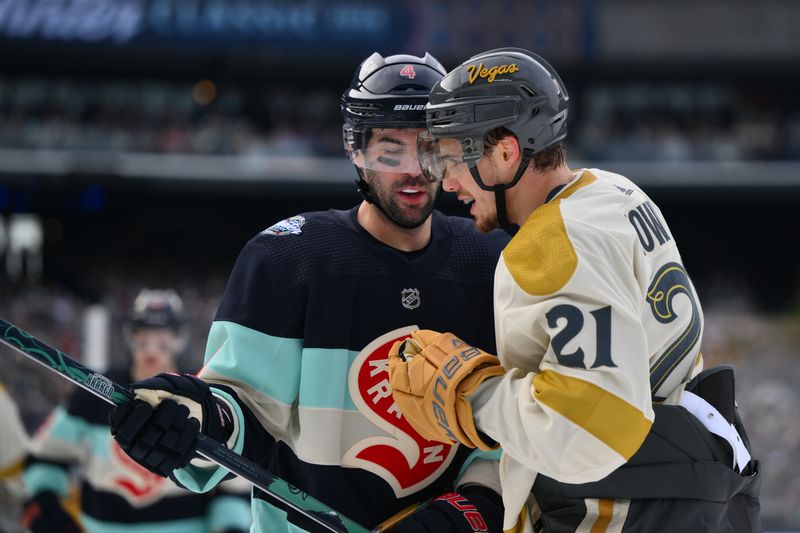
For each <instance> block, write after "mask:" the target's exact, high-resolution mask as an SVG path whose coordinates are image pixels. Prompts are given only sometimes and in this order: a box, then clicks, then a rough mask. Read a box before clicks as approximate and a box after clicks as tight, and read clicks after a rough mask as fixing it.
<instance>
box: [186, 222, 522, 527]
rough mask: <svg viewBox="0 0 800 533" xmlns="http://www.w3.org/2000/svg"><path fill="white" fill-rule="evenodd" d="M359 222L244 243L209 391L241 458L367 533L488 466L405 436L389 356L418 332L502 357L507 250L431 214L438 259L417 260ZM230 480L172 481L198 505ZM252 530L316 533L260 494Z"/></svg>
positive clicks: (289, 230)
mask: <svg viewBox="0 0 800 533" xmlns="http://www.w3.org/2000/svg"><path fill="white" fill-rule="evenodd" d="M356 211H357V209H356V208H354V209H352V210H349V211H334V210H331V211H327V212H314V213H307V214H303V215H300V216H296V217H292V218H290V219H287V220H284V221H283V222H281V223H279V224H276V225H274V226H272V227H270V228H269V229H267V230H265V231H263V232H262V233H260V234H259V235H258V236H256V237H255V238H253V239H252V240H251V241H250V242H248V243H247V245H246V246H245V248H244V249H243V251H242V252H241V254H240V256H239V258H238V260H237V262H236V265H235V266H234V269H233V272H232V274H231V277H230V280H229V282H228V286H227V288H226V290H225V295H224V297H223V299H222V302H221V304H220V307H219V310H218V312H217V316H216V318H215V321H214V323H213V325H212V328H211V332H210V335H209V340H208V347H207V351H206V358H205V366H204V368H203V370H202V371H201V372H200V374H199V376H200V377H202V378H204V379H206V380H208V381H209V382H211V383H213V384H214V385H215V388H216V389H217V390H218V391H219V395H220V396H221V397H223V398H225V399H227V400H232V401H233V402H234V403H235V405H234V410H236V411H237V414H238V423H239V428H240V432H239V438H238V439H237V442H236V444H235V446H233V449H234V450H235V451H237V452H240V453H243V455H244V456H246V457H248V458H249V459H251V460H254V461H256V462H257V463H260V464H262V465H264V466H265V467H267V468H269V470H271V471H272V472H274V473H275V474H276V475H278V476H279V477H281V478H283V479H285V480H286V481H288V482H290V483H291V484H293V485H295V486H297V487H298V488H300V489H302V490H304V491H306V492H307V493H309V494H311V495H312V496H314V497H315V498H317V499H319V500H321V501H323V502H325V503H326V504H327V505H329V506H330V507H332V508H333V509H335V510H337V511H339V512H341V513H343V514H344V515H346V516H348V517H350V518H352V519H353V520H355V521H356V522H359V523H361V524H362V525H364V526H366V527H373V526H375V525H376V524H378V523H380V522H381V521H383V520H385V519H386V518H388V517H389V516H391V515H393V514H394V513H396V512H397V511H399V510H400V509H402V508H404V507H406V506H408V505H409V504H411V503H413V502H418V501H421V500H425V499H428V498H431V497H435V496H437V495H439V494H441V493H442V492H446V491H449V490H451V489H452V488H453V486H454V485H457V483H458V480H459V477H460V476H462V480H463V479H464V478H463V474H464V472H467V473H469V472H468V471H469V469H470V468H473V467H476V468H477V467H478V466H479V465H481V464H482V463H485V462H486V461H487V459H486V458H483V459H480V456H481V453H483V452H473V451H472V450H470V449H467V448H463V447H459V446H456V445H452V446H451V445H447V444H443V443H439V442H433V441H426V440H425V439H423V438H422V437H420V436H419V435H418V434H417V433H416V431H414V429H413V428H412V427H411V426H410V425H409V424H408V422H406V421H405V419H404V418H403V417H402V415H401V413H400V411H399V409H398V408H397V406H396V405H395V403H394V401H393V399H392V396H391V389H390V387H389V381H388V372H387V365H388V350H389V348H390V347H391V346H392V344H393V343H394V342H395V340H397V339H400V338H404V337H406V336H408V335H409V334H410V332H411V331H412V330H413V329H415V328H417V327H419V328H423V329H425V328H428V329H433V330H437V331H452V332H454V333H456V334H457V335H459V336H460V337H462V338H464V339H465V340H466V341H467V342H469V343H472V344H475V345H477V346H481V347H483V348H485V349H486V350H488V351H490V352H494V351H495V341H494V328H493V313H492V280H493V276H494V270H495V266H496V263H497V259H498V256H499V254H500V252H501V250H502V249H503V247H504V246H505V244H506V243H507V241H508V237H507V236H506V234H505V233H502V232H494V233H491V234H489V235H482V234H479V233H478V232H477V231H476V230H475V229H474V223H473V222H472V221H471V220H468V219H462V218H454V217H446V216H444V215H442V214H441V213H439V212H436V211H435V212H434V213H433V224H432V239H431V242H430V244H429V245H428V247H427V248H426V249H425V250H424V251H422V252H420V253H414V254H407V253H403V252H399V251H397V250H395V249H392V248H390V247H387V246H385V245H383V244H382V243H380V242H378V241H377V240H375V239H374V238H372V237H371V236H370V235H369V234H368V233H367V232H366V231H365V230H364V229H363V228H361V226H360V225H359V224H358V223H357V221H356ZM484 455H485V456H486V457H488V458H489V459H490V460H496V459H498V458H499V454H494V453H492V454H485V453H484ZM476 458H479V459H478V460H476ZM224 475H225V471H223V470H221V469H216V470H214V469H202V468H198V467H195V466H189V467H187V468H186V469H183V470H179V471H176V477H177V478H178V479H179V480H180V481H181V482H182V483H183V484H185V485H186V486H187V487H189V488H191V489H192V490H198V491H202V490H207V489H209V488H210V487H212V486H213V485H214V484H215V483H216V482H218V481H219V480H220V479H222V478H223V477H224ZM485 477H486V476H485V475H484V474H475V475H474V476H473V477H472V478H470V479H471V480H473V481H474V480H479V481H480V480H481V479H484V478H485ZM487 483H488V482H487ZM253 515H254V523H255V526H256V531H261V532H284V531H286V532H296V531H306V530H308V531H315V530H318V529H319V528H318V526H315V525H314V524H313V523H311V522H310V521H309V520H307V519H304V518H303V517H302V516H301V515H299V514H298V513H296V512H294V511H288V515H287V511H286V510H284V509H283V508H281V506H280V505H273V502H272V500H271V499H270V498H269V497H268V496H267V495H265V494H264V493H263V492H262V491H260V490H259V489H255V491H254V502H253Z"/></svg>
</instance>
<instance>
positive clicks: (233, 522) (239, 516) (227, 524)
mask: <svg viewBox="0 0 800 533" xmlns="http://www.w3.org/2000/svg"><path fill="white" fill-rule="evenodd" d="M209 506H210V509H209V511H208V520H209V522H210V526H211V527H210V528H209V529H210V530H211V531H225V530H228V529H241V530H242V531H250V524H251V523H252V519H251V517H250V500H245V499H244V498H237V497H235V496H225V495H217V496H216V497H214V499H213V500H211V503H210V504H209Z"/></svg>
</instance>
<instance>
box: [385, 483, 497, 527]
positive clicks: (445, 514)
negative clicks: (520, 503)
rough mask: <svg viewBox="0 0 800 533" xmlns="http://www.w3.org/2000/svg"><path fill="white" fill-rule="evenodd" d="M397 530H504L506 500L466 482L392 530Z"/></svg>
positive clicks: (490, 490) (484, 488)
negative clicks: (504, 505) (458, 489)
mask: <svg viewBox="0 0 800 533" xmlns="http://www.w3.org/2000/svg"><path fill="white" fill-rule="evenodd" d="M392 531H393V532H394V533H474V532H493V533H494V532H499V531H503V501H502V499H501V498H500V495H499V494H497V493H496V492H495V491H493V490H492V489H490V488H488V487H483V486H481V485H467V486H464V487H462V488H461V489H460V491H459V492H451V493H449V494H443V495H441V496H439V497H438V498H436V499H434V500H433V501H431V502H430V503H428V505H426V506H425V507H423V508H421V509H420V510H419V511H417V512H415V513H414V514H412V515H411V516H409V517H408V518H406V519H405V520H403V521H402V522H400V523H399V524H397V526H396V527H395V528H394V529H393V530H392Z"/></svg>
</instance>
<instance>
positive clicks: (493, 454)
mask: <svg viewBox="0 0 800 533" xmlns="http://www.w3.org/2000/svg"><path fill="white" fill-rule="evenodd" d="M502 455H503V448H497V449H496V450H488V451H484V450H479V449H477V448H476V449H475V450H474V451H473V452H472V453H471V454H469V455H468V456H467V458H466V459H465V460H464V464H462V465H461V470H459V471H458V476H457V477H456V482H455V485H456V486H458V484H459V482H460V480H461V476H463V475H464V472H465V471H466V470H467V467H468V466H469V465H471V464H472V463H473V461H475V460H476V459H486V460H487V461H499V460H500V457H501V456H502Z"/></svg>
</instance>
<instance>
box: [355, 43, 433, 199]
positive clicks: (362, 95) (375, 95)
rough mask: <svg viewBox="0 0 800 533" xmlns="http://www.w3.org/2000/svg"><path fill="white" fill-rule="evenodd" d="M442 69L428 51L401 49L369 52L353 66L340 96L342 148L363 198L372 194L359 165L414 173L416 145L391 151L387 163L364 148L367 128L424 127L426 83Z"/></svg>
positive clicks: (416, 169)
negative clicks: (405, 51) (401, 51)
mask: <svg viewBox="0 0 800 533" xmlns="http://www.w3.org/2000/svg"><path fill="white" fill-rule="evenodd" d="M445 73H446V71H445V69H444V67H443V66H442V65H441V63H439V61H437V60H436V59H435V58H434V57H433V56H432V55H430V54H428V53H425V55H424V56H423V57H416V56H412V55H406V54H398V55H392V56H388V57H385V58H384V57H383V56H382V55H381V54H379V53H378V52H375V53H373V54H372V55H371V56H369V57H368V58H367V59H366V60H364V62H363V63H361V65H359V67H358V68H357V69H356V72H355V75H354V76H353V81H352V82H351V83H350V87H349V88H348V89H347V90H346V91H345V92H344V94H343V95H342V101H341V110H342V118H343V121H344V125H343V127H342V134H343V135H342V136H343V140H344V147H345V151H346V152H347V155H348V157H349V158H350V160H351V161H352V162H353V163H354V164H355V165H356V168H357V170H358V174H359V177H360V179H359V181H358V182H357V183H358V186H359V190H360V191H361V193H362V194H364V196H365V197H366V198H367V200H368V201H370V202H372V201H373V199H372V198H371V196H370V194H369V187H368V186H367V184H366V182H365V181H364V176H363V171H364V170H368V169H371V170H378V171H382V172H396V173H405V172H412V171H415V172H417V173H418V172H419V161H418V158H417V154H416V147H415V146H411V147H408V148H409V149H407V150H406V151H405V152H404V151H402V150H397V151H395V152H394V153H393V156H392V160H391V161H390V162H389V164H387V163H386V161H385V159H384V158H382V157H379V156H378V155H377V154H370V153H369V152H368V150H367V145H368V143H369V140H370V137H371V135H372V130H374V129H378V128H420V129H422V128H425V105H426V104H427V103H428V95H429V94H430V91H431V88H433V86H434V85H435V84H436V83H437V82H438V81H439V80H441V79H442V78H443V77H444V75H445Z"/></svg>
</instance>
